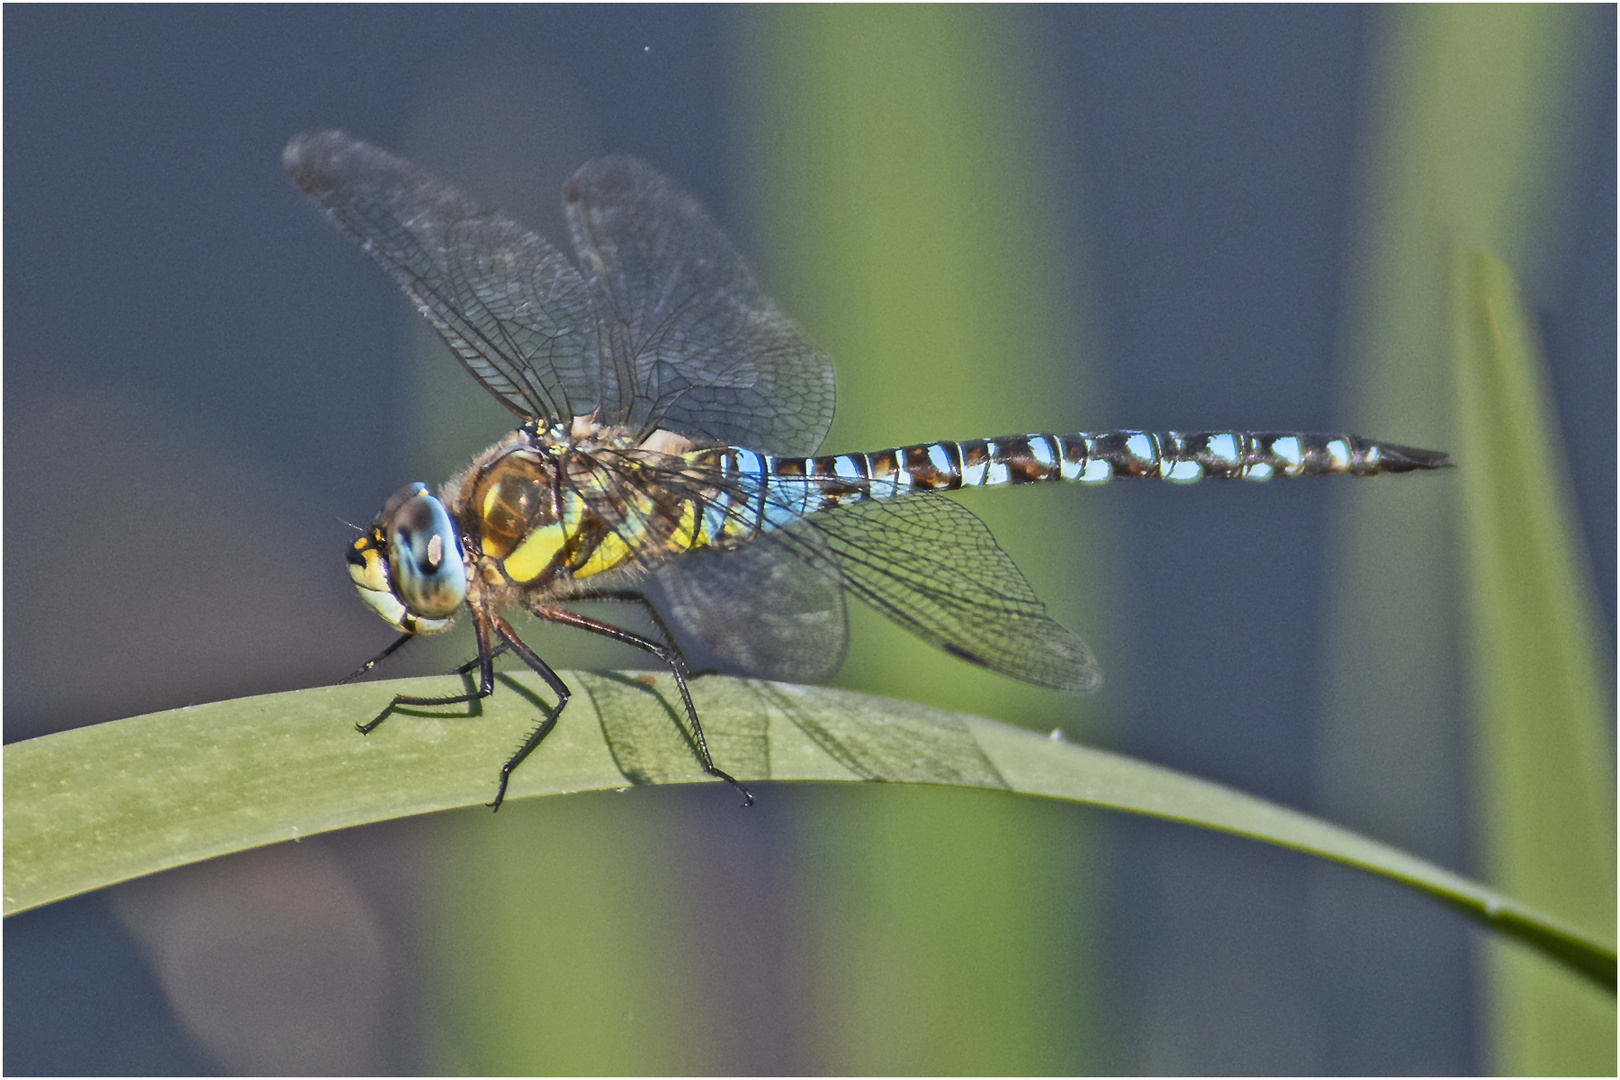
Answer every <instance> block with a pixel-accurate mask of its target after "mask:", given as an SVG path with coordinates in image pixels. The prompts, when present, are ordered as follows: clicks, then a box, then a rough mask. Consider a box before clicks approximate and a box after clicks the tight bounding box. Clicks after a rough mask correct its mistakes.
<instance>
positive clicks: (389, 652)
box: [338, 634, 477, 686]
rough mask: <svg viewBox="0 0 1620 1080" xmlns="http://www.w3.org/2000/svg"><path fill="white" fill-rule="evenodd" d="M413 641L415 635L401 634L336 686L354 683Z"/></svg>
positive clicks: (470, 668)
mask: <svg viewBox="0 0 1620 1080" xmlns="http://www.w3.org/2000/svg"><path fill="white" fill-rule="evenodd" d="M415 640H416V635H415V634H401V635H400V636H399V637H398V638H397V639H395V641H394V643H393V644H392V645H390V646H388V648H386V649H384V650H383V651H382V652H380V653H378V654H377V655H376V656H373V657H372V658H371V659H370V660H367V661H366V662H365V663H363V664H361V665H360V666H359V667H358V668H356V669H355V670H354V671H352V672H350V673H349V674H347V675H345V676H343V678H341V679H339V680H338V685H339V686H342V685H343V684H344V683H349V682H354V680H356V679H358V678H359V677H360V676H362V675H364V674H365V673H366V672H368V671H370V670H371V669H372V668H374V667H376V666H377V665H378V664H380V663H382V662H383V661H384V660H386V659H388V658H389V657H390V656H393V655H394V654H395V653H396V652H398V651H399V650H400V647H401V646H403V645H404V644H405V643H406V642H408V641H415ZM474 663H477V661H474ZM467 670H468V671H471V670H472V665H468V668H467Z"/></svg>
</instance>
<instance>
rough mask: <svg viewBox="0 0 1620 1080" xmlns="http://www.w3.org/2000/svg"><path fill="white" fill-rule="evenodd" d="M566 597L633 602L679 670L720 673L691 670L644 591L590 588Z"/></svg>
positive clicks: (695, 676) (693, 673)
mask: <svg viewBox="0 0 1620 1080" xmlns="http://www.w3.org/2000/svg"><path fill="white" fill-rule="evenodd" d="M568 599H569V600H570V601H591V602H603V603H614V604H634V605H636V606H637V607H639V608H640V609H641V610H642V611H644V612H646V613H647V620H648V621H649V622H651V623H652V624H653V628H654V629H655V630H657V631H658V634H659V636H660V637H662V638H663V639H664V644H665V645H667V646H668V647H669V649H670V650H671V651H672V652H673V653H674V654H675V656H676V658H677V659H679V660H680V663H681V671H682V672H684V673H685V674H686V677H687V678H688V679H701V678H704V677H706V676H709V675H718V674H720V669H719V668H712V667H710V668H704V669H703V670H701V671H693V670H692V668H691V666H690V665H689V664H688V663H687V662H686V654H685V653H683V652H682V651H681V647H680V645H678V644H677V643H676V641H675V635H674V634H672V633H670V632H669V626H668V625H666V624H665V622H664V617H663V616H662V615H660V614H658V607H657V605H656V604H654V603H653V602H652V601H651V600H649V599H648V598H647V596H646V595H645V594H644V593H638V592H625V591H619V590H615V591H611V592H608V591H603V590H591V591H589V592H582V593H574V594H572V595H570V596H569V598H568Z"/></svg>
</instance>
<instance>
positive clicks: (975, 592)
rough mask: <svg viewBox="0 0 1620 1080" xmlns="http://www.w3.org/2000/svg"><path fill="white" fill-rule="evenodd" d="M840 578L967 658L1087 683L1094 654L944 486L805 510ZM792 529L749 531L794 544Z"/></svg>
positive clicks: (1073, 685)
mask: <svg viewBox="0 0 1620 1080" xmlns="http://www.w3.org/2000/svg"><path fill="white" fill-rule="evenodd" d="M804 524H805V525H807V526H809V527H810V528H811V529H812V530H813V533H814V535H815V538H816V543H815V544H814V545H807V546H804V547H803V549H802V550H801V551H798V552H796V553H798V554H800V556H801V557H803V556H804V555H806V554H808V555H811V557H812V561H813V560H814V552H815V551H817V550H818V549H819V550H825V551H826V552H827V553H828V554H830V555H831V556H832V557H833V559H834V560H835V561H836V563H837V573H838V574H839V576H840V578H841V580H842V582H843V585H844V587H845V588H846V589H847V590H848V591H849V592H851V593H854V594H855V595H856V596H859V597H860V598H861V599H862V600H864V601H866V602H867V603H868V604H871V605H872V606H873V607H874V608H876V609H877V610H878V611H880V612H882V613H883V614H884V615H887V616H888V617H889V618H891V619H893V620H894V621H895V622H897V623H899V624H900V625H901V626H904V627H905V628H906V629H908V630H910V631H911V632H912V633H914V634H916V635H917V636H918V637H920V638H922V639H923V640H924V641H927V642H929V643H930V644H933V645H936V646H938V647H939V648H941V649H944V650H945V651H946V652H948V653H950V654H951V655H953V656H957V657H960V658H961V659H963V660H966V661H968V662H969V663H974V664H978V665H980V666H981V667H987V668H990V669H991V670H992V671H999V672H1001V673H1002V674H1003V675H1010V676H1012V677H1013V678H1015V679H1022V680H1023V681H1025V682H1030V683H1035V684H1036V685H1038V686H1049V687H1052V688H1053V689H1057V690H1075V691H1085V690H1092V689H1095V688H1096V687H1097V685H1098V684H1099V683H1100V682H1101V681H1102V675H1101V672H1100V671H1099V670H1098V667H1097V661H1096V659H1095V658H1094V657H1093V656H1092V655H1091V650H1090V649H1088V648H1086V645H1085V642H1083V641H1081V640H1080V639H1079V638H1078V637H1077V636H1075V634H1074V632H1073V631H1071V630H1069V629H1068V628H1067V627H1065V626H1063V625H1062V624H1061V623H1058V622H1056V621H1054V620H1053V619H1052V618H1051V616H1049V615H1047V613H1046V605H1045V604H1043V603H1042V602H1041V601H1040V599H1039V598H1038V597H1037V596H1036V595H1035V591H1034V589H1032V588H1030V584H1029V582H1028V581H1027V580H1026V579H1025V578H1024V575H1023V572H1022V571H1020V570H1019V569H1018V567H1017V565H1016V564H1015V563H1014V562H1013V561H1012V557H1011V556H1009V555H1008V554H1007V553H1006V552H1005V551H1003V550H1002V549H1001V545H1000V544H997V543H996V540H995V537H993V536H992V535H990V529H989V528H988V527H987V526H986V525H985V524H984V522H982V521H980V520H979V519H978V518H977V517H976V516H975V515H974V514H973V512H972V511H970V510H968V509H967V508H966V507H964V506H961V505H960V504H958V503H956V502H953V501H952V500H950V499H949V498H946V497H945V496H943V495H934V494H918V495H911V496H907V497H904V498H899V499H881V500H871V501H867V502H859V503H850V504H845V505H843V506H838V507H834V508H833V509H831V510H825V511H822V512H820V513H817V514H814V515H812V516H810V517H808V518H805V519H804ZM795 533H796V530H795V529H788V530H784V531H782V532H780V533H771V534H767V535H766V536H763V537H761V538H760V540H758V541H755V543H759V542H761V541H763V542H767V543H773V544H774V545H775V546H780V547H793V548H799V547H800V545H798V543H797V540H796V536H795Z"/></svg>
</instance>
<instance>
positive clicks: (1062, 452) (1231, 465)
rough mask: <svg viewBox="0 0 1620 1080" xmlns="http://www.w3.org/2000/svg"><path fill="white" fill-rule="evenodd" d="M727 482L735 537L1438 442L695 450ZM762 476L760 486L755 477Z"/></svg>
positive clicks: (1289, 437) (1193, 439) (726, 530)
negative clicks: (816, 518) (911, 504)
mask: <svg viewBox="0 0 1620 1080" xmlns="http://www.w3.org/2000/svg"><path fill="white" fill-rule="evenodd" d="M692 457H694V458H704V459H706V463H708V464H712V465H714V466H715V467H717V468H719V469H720V470H721V471H722V472H724V473H726V474H727V475H728V476H730V477H732V478H733V481H734V486H733V487H732V491H733V495H732V496H731V498H730V499H724V498H723V499H721V500H719V501H717V502H716V503H715V504H713V505H711V506H709V507H707V508H706V510H705V514H704V534H705V539H707V540H708V541H710V542H714V541H716V540H724V539H741V538H743V537H745V536H746V535H749V534H752V533H753V532H755V531H756V530H759V529H764V530H766V531H769V530H771V529H776V528H781V527H783V526H785V525H787V524H788V523H789V522H791V521H794V520H796V519H797V518H799V517H802V516H804V515H805V514H813V513H815V512H817V511H818V510H826V509H828V508H830V507H833V506H837V505H839V504H841V503H845V502H851V501H855V500H858V499H883V498H894V497H896V496H900V495H908V494H911V493H913V492H919V491H955V490H958V489H960V488H973V487H998V486H1001V485H1005V484H1034V483H1041V482H1044V481H1050V480H1070V481H1075V482H1078V483H1082V484H1099V483H1104V482H1106V481H1109V480H1113V479H1116V478H1141V479H1161V480H1170V481H1172V482H1175V483H1192V482H1194V481H1197V480H1202V479H1203V478H1204V477H1206V476H1207V477H1213V478H1218V479H1246V480H1269V479H1271V478H1272V477H1273V476H1327V475H1333V474H1343V475H1347V476H1375V475H1377V474H1378V473H1386V472H1390V473H1394V472H1411V471H1413V470H1417V469H1435V468H1440V467H1442V466H1444V465H1445V464H1446V455H1445V454H1444V453H1442V452H1440V451H1437V450H1419V449H1416V448H1414V447H1409V446H1400V445H1398V444H1395V443H1386V442H1379V441H1377V440H1376V439H1365V438H1362V437H1360V436H1357V435H1322V434H1310V433H1305V432H1295V431H1199V432H1191V433H1189V432H1179V431H1110V432H1102V433H1096V434H1089V433H1084V432H1082V433H1080V434H1076V435H1045V434H1035V435H1009V436H1005V437H1002V438H997V439H973V440H970V441H967V442H934V443H920V444H918V445H915V446H900V447H895V448H893V449H889V450H879V451H876V452H875V453H869V454H834V455H828V456H826V457H812V458H788V457H768V456H766V455H764V454H758V453H755V452H754V451H752V450H744V449H742V448H740V447H725V448H722V449H718V450H704V451H698V452H696V453H695V454H693V455H692ZM762 480H763V482H764V483H763V487H762V486H761V481H762Z"/></svg>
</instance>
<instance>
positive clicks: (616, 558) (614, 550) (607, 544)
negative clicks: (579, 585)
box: [574, 532, 630, 578]
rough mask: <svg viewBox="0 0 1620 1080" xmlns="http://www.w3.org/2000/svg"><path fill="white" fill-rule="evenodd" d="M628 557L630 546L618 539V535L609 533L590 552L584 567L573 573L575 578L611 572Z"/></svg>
mask: <svg viewBox="0 0 1620 1080" xmlns="http://www.w3.org/2000/svg"><path fill="white" fill-rule="evenodd" d="M629 557H630V545H629V544H627V543H625V542H624V541H623V540H622V539H620V537H619V534H618V533H615V532H610V533H608V534H607V535H606V536H604V537H602V541H601V543H599V544H597V545H596V549H595V550H594V551H592V552H591V557H590V558H589V559H586V560H585V565H584V566H581V567H580V568H579V569H578V570H575V571H574V576H575V577H576V578H583V577H590V576H591V575H592V574H600V573H601V572H602V571H604V570H611V569H613V568H614V567H615V566H618V565H619V564H620V563H622V562H624V561H625V560H626V559H628V558H629Z"/></svg>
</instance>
